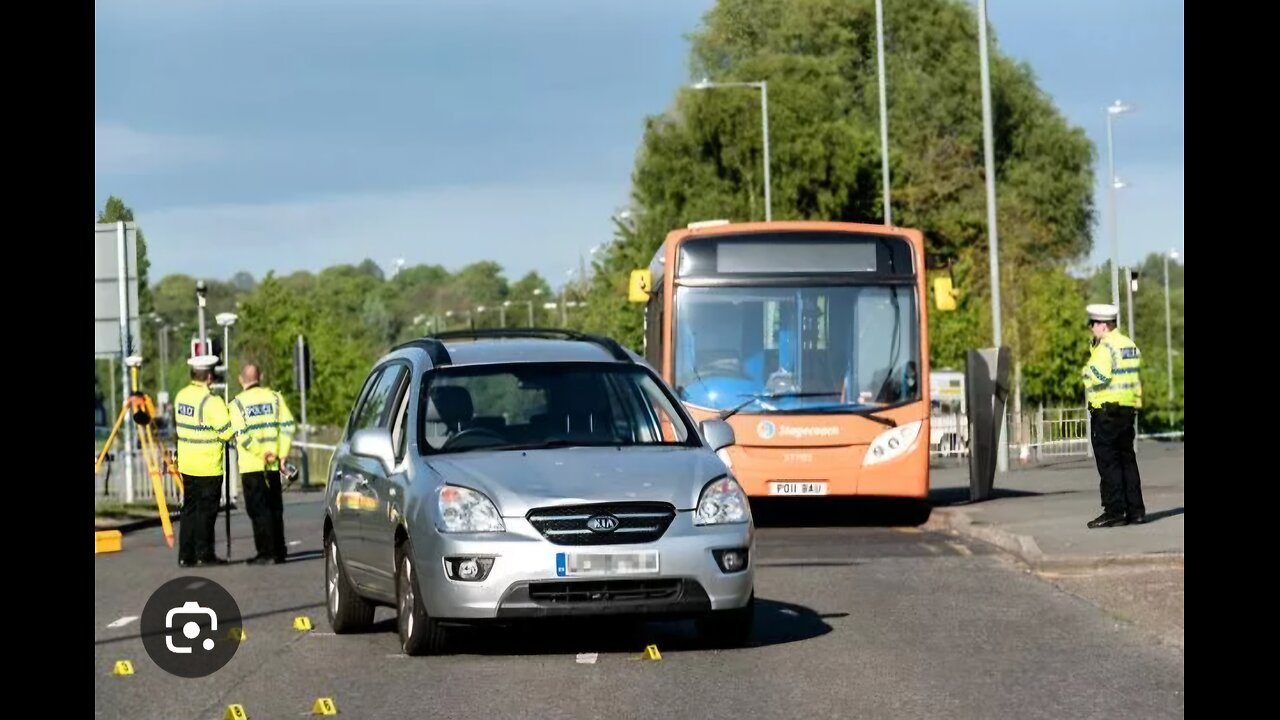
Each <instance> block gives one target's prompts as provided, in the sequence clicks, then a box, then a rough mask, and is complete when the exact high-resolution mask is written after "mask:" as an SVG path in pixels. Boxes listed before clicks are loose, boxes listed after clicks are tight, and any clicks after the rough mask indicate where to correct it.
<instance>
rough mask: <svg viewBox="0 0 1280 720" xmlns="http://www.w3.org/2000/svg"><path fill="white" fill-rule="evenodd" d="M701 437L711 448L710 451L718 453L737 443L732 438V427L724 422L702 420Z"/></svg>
mask: <svg viewBox="0 0 1280 720" xmlns="http://www.w3.org/2000/svg"><path fill="white" fill-rule="evenodd" d="M701 429H702V437H703V438H704V439H705V440H706V441H707V444H708V445H710V446H711V450H712V451H720V450H723V449H724V448H727V447H729V446H730V445H733V444H734V443H735V442H737V441H736V440H735V438H734V436H733V426H732V425H730V424H729V423H727V422H725V421H724V420H719V419H712V420H703V421H702V424H701Z"/></svg>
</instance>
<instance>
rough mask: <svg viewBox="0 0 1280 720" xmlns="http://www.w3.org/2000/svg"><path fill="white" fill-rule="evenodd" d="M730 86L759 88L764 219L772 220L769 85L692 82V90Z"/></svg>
mask: <svg viewBox="0 0 1280 720" xmlns="http://www.w3.org/2000/svg"><path fill="white" fill-rule="evenodd" d="M732 87H751V88H759V89H760V126H761V132H762V133H763V135H764V220H765V222H769V221H771V220H773V201H772V199H771V197H770V190H771V188H770V185H771V183H770V181H769V86H768V84H767V83H766V82H765V81H763V80H761V81H760V82H722V83H721V82H711V81H710V80H707V79H706V78H703V79H702V81H701V82H697V83H694V85H693V89H694V90H708V89H711V88H732Z"/></svg>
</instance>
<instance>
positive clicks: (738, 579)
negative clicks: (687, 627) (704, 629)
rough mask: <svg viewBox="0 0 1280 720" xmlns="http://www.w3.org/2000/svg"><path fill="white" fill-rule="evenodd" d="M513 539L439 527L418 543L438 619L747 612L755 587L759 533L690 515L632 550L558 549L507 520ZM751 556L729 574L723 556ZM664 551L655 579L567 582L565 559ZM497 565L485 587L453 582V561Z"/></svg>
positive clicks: (420, 571)
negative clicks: (560, 560)
mask: <svg viewBox="0 0 1280 720" xmlns="http://www.w3.org/2000/svg"><path fill="white" fill-rule="evenodd" d="M503 522H504V523H505V525H506V532H504V533H492V534H483V535H481V534H474V535H472V534H444V533H440V532H437V531H435V529H434V528H430V529H429V530H428V531H427V532H426V533H420V534H418V535H417V536H416V537H413V538H412V542H413V554H414V558H415V561H416V565H417V567H416V568H415V570H416V573H415V574H416V576H417V578H418V581H419V592H421V593H422V597H423V600H424V602H425V604H426V610H427V613H428V614H429V615H431V616H432V617H435V618H439V619H454V620H483V619H505V618H512V619H515V618H529V617H581V616H618V615H644V616H658V615H661V616H686V615H696V614H700V613H705V612H707V611H710V610H726V609H733V608H740V607H743V606H744V605H746V604H747V602H748V601H749V600H750V599H751V594H752V590H753V587H754V579H755V578H754V576H755V570H754V563H755V553H754V550H755V547H754V528H753V526H752V525H751V524H750V523H742V524H736V525H713V526H702V527H699V526H695V525H694V524H693V513H692V512H680V513H677V514H676V517H675V519H674V520H673V521H672V522H671V525H670V526H669V527H668V528H667V531H666V532H665V533H664V534H663V536H662V537H661V538H659V539H657V540H655V541H653V542H648V543H635V544H622V545H558V544H555V543H552V542H550V541H548V540H547V539H546V538H544V537H543V536H542V535H541V534H540V533H539V532H538V531H537V530H535V529H534V528H533V526H532V525H530V524H529V522H528V521H527V520H525V519H524V518H503ZM734 549H746V551H747V563H746V566H745V568H743V569H741V570H738V571H736V572H725V571H723V570H721V569H720V565H719V564H718V563H717V561H716V557H715V554H714V551H716V550H734ZM643 551H656V552H657V553H658V571H657V572H655V573H650V574H629V575H608V576H588V577H565V576H562V575H560V574H559V573H558V572H557V569H556V566H557V554H559V553H591V554H607V553H631V552H643ZM468 557H476V558H491V559H492V560H493V564H492V566H491V568H490V570H489V573H488V575H487V576H485V577H484V579H483V580H478V581H464V580H456V579H452V578H450V577H449V574H448V570H447V568H446V558H468Z"/></svg>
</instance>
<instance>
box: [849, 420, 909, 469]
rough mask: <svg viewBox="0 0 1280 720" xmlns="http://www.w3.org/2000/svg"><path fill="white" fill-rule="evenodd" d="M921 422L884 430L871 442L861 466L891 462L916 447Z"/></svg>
mask: <svg viewBox="0 0 1280 720" xmlns="http://www.w3.org/2000/svg"><path fill="white" fill-rule="evenodd" d="M920 425H921V421H919V420H916V421H915V422H909V423H907V424H905V425H899V426H898V427H896V428H890V429H888V430H885V431H884V432H882V433H880V434H879V435H877V436H876V439H875V440H872V441H871V447H869V448H867V454H866V455H864V456H863V457H862V464H863V465H875V464H876V463H882V462H885V461H887V460H892V459H894V458H896V457H898V456H899V455H902V454H903V453H905V452H907V451H908V450H910V449H912V448H914V447H915V446H916V439H917V438H918V437H920Z"/></svg>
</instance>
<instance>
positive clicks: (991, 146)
mask: <svg viewBox="0 0 1280 720" xmlns="http://www.w3.org/2000/svg"><path fill="white" fill-rule="evenodd" d="M978 55H979V58H980V64H981V71H982V145H983V154H984V155H985V160H986V174H987V234H988V236H989V237H990V241H989V242H988V250H987V253H988V261H989V264H990V266H991V335H992V343H993V346H994V347H995V348H997V350H998V349H999V348H1000V346H1001V345H1002V344H1003V330H1002V328H1001V327H1000V232H999V228H998V227H997V225H996V161H995V142H994V140H992V135H993V131H992V128H991V63H990V60H989V59H988V57H987V0H978ZM996 421H997V422H999V423H1000V440H999V444H998V445H997V448H998V450H997V451H996V467H997V469H998V470H999V471H1000V472H1007V471H1008V469H1009V443H1008V439H1007V438H1008V425H1009V424H1008V423H1007V422H1005V418H1004V417H999V418H996Z"/></svg>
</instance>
